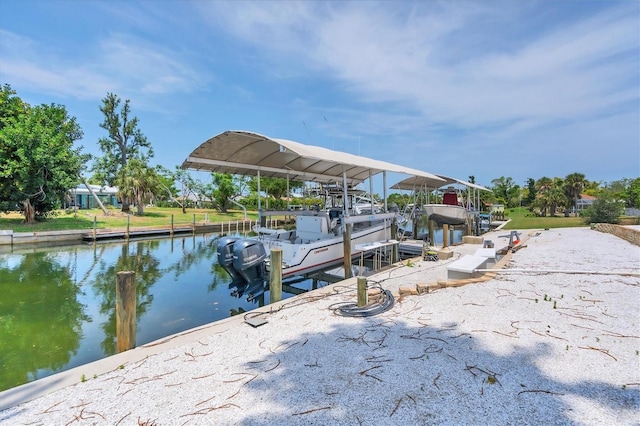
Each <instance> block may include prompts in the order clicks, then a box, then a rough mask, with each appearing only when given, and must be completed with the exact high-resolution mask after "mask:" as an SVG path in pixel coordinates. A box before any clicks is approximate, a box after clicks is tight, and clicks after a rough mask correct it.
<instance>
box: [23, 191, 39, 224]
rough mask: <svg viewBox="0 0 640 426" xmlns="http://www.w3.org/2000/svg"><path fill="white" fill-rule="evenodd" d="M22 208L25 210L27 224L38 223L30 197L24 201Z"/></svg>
mask: <svg viewBox="0 0 640 426" xmlns="http://www.w3.org/2000/svg"><path fill="white" fill-rule="evenodd" d="M22 209H23V210H24V223H25V224H27V225H31V224H34V223H36V211H35V209H34V208H33V205H32V204H31V200H30V199H28V198H27V199H26V200H24V201H23V202H22Z"/></svg>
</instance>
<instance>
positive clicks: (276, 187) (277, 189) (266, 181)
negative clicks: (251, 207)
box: [249, 177, 304, 199]
mask: <svg viewBox="0 0 640 426" xmlns="http://www.w3.org/2000/svg"><path fill="white" fill-rule="evenodd" d="M303 186H304V182H300V181H294V180H290V181H289V192H291V191H293V190H294V189H301V188H302V187H303ZM249 189H250V190H251V191H253V192H256V193H257V192H258V178H257V177H253V178H250V180H249ZM260 191H264V193H265V194H267V195H270V196H272V197H273V198H276V199H278V198H282V197H286V196H288V195H289V194H287V180H286V179H284V178H272V177H261V178H260Z"/></svg>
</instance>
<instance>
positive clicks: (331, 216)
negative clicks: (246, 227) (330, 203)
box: [257, 208, 396, 277]
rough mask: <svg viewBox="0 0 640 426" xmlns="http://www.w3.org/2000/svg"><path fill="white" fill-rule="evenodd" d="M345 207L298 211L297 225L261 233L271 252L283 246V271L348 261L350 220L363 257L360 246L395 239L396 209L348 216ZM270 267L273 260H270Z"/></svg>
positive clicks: (355, 254)
mask: <svg viewBox="0 0 640 426" xmlns="http://www.w3.org/2000/svg"><path fill="white" fill-rule="evenodd" d="M342 212H343V211H342V210H340V209H338V208H332V209H328V210H320V211H312V210H306V211H302V212H299V211H298V212H295V213H296V215H295V216H296V224H295V229H292V230H278V231H277V232H267V233H263V234H261V235H259V236H258V237H257V240H258V241H260V242H261V243H262V244H263V245H264V247H265V250H266V251H267V252H270V251H271V250H272V249H281V250H282V275H283V276H285V277H286V276H289V275H296V274H301V273H308V272H313V271H317V270H320V269H324V268H326V267H328V266H332V265H335V264H339V263H344V232H345V226H344V225H346V224H350V225H351V226H352V230H351V239H350V245H351V254H352V257H353V258H355V257H359V256H360V254H361V251H359V250H357V247H358V246H360V245H363V244H367V243H373V242H379V241H388V240H390V239H391V223H392V221H393V220H394V219H395V217H396V213H379V214H373V215H355V216H348V217H344V216H343V214H342ZM290 213H292V212H286V211H280V212H278V211H269V212H262V214H269V215H278V216H280V215H285V214H290ZM266 268H267V270H270V263H269V261H268V260H267V263H266Z"/></svg>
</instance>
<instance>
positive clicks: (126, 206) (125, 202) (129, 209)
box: [121, 197, 131, 213]
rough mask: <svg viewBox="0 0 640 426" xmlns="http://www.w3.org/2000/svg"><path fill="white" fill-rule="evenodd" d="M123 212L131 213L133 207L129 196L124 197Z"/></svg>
mask: <svg viewBox="0 0 640 426" xmlns="http://www.w3.org/2000/svg"><path fill="white" fill-rule="evenodd" d="M121 211H122V213H131V208H130V207H129V199H128V198H127V197H122V210H121Z"/></svg>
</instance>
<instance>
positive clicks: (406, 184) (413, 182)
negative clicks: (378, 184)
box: [391, 175, 491, 192]
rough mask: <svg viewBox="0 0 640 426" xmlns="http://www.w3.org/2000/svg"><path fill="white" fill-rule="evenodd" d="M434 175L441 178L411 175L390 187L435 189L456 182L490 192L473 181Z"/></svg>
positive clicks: (413, 189) (411, 189)
mask: <svg viewBox="0 0 640 426" xmlns="http://www.w3.org/2000/svg"><path fill="white" fill-rule="evenodd" d="M436 176H438V177H439V178H440V179H441V180H435V179H429V178H424V177H421V176H411V177H408V178H406V179H404V180H401V181H400V182H398V183H396V184H395V185H393V186H392V187H391V189H405V190H410V191H415V190H420V189H425V188H432V189H437V188H442V187H443V186H446V185H452V184H454V183H457V184H460V185H464V186H467V187H469V188H474V189H478V190H480V191H489V192H491V190H490V189H488V188H485V187H484V186H480V185H476V184H475V183H471V182H467V181H464V180H460V179H456V178H452V177H449V176H445V175H436Z"/></svg>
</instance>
